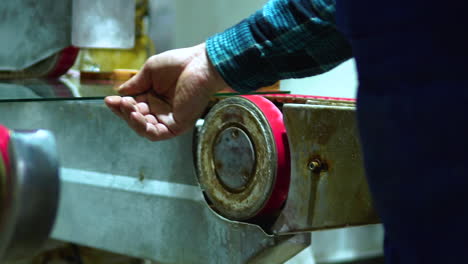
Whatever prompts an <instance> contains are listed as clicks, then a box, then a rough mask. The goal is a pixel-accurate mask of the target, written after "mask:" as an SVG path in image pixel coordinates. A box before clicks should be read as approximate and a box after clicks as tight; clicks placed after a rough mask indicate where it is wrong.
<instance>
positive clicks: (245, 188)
mask: <svg viewBox="0 0 468 264" xmlns="http://www.w3.org/2000/svg"><path fill="white" fill-rule="evenodd" d="M252 97H253V99H255V100H261V101H262V102H263V103H266V105H267V107H265V105H263V108H260V107H259V106H258V105H259V104H258V102H256V101H255V100H252ZM263 100H264V101H263ZM265 101H266V102H265ZM260 105H261V103H260ZM270 110H271V111H275V113H279V114H280V115H281V112H280V111H279V110H278V109H277V108H276V106H274V105H273V104H272V103H271V102H269V101H268V100H266V99H264V98H262V97H259V96H249V97H247V98H244V97H231V98H227V99H224V100H222V101H221V102H219V103H217V104H216V105H215V106H214V107H213V108H212V109H211V110H210V112H209V113H208V115H207V116H206V118H205V122H204V125H203V127H202V128H201V129H200V132H199V135H198V136H199V138H198V145H197V153H196V154H197V155H196V158H197V160H196V161H197V170H198V177H199V182H200V185H201V187H202V188H203V189H204V191H205V193H206V195H207V196H208V198H209V200H210V201H211V202H212V203H213V205H214V208H215V210H216V211H218V212H219V213H220V214H221V215H223V216H225V217H227V218H229V219H233V220H247V219H251V218H253V217H255V216H258V215H259V214H261V213H262V212H265V210H270V209H279V207H280V206H281V205H282V203H283V202H284V200H285V199H286V195H284V194H282V195H281V198H278V197H277V195H276V194H277V192H276V189H277V188H276V187H277V183H278V180H277V179H278V175H277V174H278V161H279V157H278V148H277V146H276V145H277V143H278V142H277V140H276V137H277V135H275V133H274V130H272V126H270V125H271V124H270V121H271V120H270V119H269V118H267V116H266V115H265V114H264V111H270ZM280 120H281V124H282V118H280ZM283 133H284V134H283V135H282V137H283V138H285V131H284V125H283ZM283 147H284V146H283ZM283 152H284V151H283ZM281 154H282V156H281V158H280V159H281V160H282V161H281V162H280V163H281V164H282V165H281V166H282V167H284V166H283V164H284V163H285V161H284V160H283V156H284V155H283V154H284V153H281ZM288 171H289V170H288ZM287 178H288V180H287V184H284V181H280V182H281V183H283V184H282V189H284V188H286V189H287V188H288V184H289V177H287ZM282 193H284V191H283V192H282ZM286 193H287V190H286ZM273 196H274V197H273ZM279 200H282V201H281V202H280V205H277V201H279ZM271 201H274V205H273V204H272V203H271Z"/></svg>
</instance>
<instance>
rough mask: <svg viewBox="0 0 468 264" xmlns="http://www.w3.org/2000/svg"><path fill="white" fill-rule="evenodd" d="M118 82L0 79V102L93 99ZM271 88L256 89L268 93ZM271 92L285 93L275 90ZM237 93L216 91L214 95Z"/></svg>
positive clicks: (110, 92)
mask: <svg viewBox="0 0 468 264" xmlns="http://www.w3.org/2000/svg"><path fill="white" fill-rule="evenodd" d="M120 84H122V82H118V81H113V80H85V81H84V80H82V81H80V79H79V78H77V77H62V78H60V79H19V80H0V102H12V101H13V102H16V101H53V100H95V99H103V98H104V97H105V96H108V95H117V92H116V88H117V87H119V86H120ZM269 93H272V92H256V93H254V94H269ZM274 93H289V92H285V91H275V92H274ZM231 95H238V94H236V93H219V94H217V96H231Z"/></svg>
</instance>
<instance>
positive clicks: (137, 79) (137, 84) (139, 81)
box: [118, 66, 151, 95]
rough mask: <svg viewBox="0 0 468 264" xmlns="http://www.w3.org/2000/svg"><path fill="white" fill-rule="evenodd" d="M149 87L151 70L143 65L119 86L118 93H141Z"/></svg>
mask: <svg viewBox="0 0 468 264" xmlns="http://www.w3.org/2000/svg"><path fill="white" fill-rule="evenodd" d="M150 88H151V72H150V71H149V70H146V69H145V66H143V68H142V69H141V70H140V71H139V72H138V73H137V74H136V75H135V76H133V77H132V78H131V79H130V80H128V81H126V82H125V83H124V84H122V85H121V86H120V87H119V90H118V92H119V94H121V95H134V94H140V93H143V92H145V91H147V90H149V89H150Z"/></svg>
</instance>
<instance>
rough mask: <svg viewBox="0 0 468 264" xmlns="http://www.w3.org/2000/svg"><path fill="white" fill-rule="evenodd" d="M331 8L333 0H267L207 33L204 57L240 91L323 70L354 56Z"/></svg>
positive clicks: (247, 90) (318, 72)
mask: <svg viewBox="0 0 468 264" xmlns="http://www.w3.org/2000/svg"><path fill="white" fill-rule="evenodd" d="M334 13H335V1H334V0H271V1H269V2H268V3H267V4H266V5H265V6H264V7H263V9H261V10H259V11H257V12H256V13H255V14H253V15H252V16H251V17H249V18H247V19H245V20H243V21H241V22H240V23H239V24H237V25H236V26H234V27H232V28H229V29H227V30H226V31H224V32H222V33H220V34H217V35H214V36H212V37H210V38H209V39H208V40H207V41H206V50H207V53H208V57H209V58H210V60H211V62H212V63H213V65H214V66H215V67H216V69H217V70H218V71H219V73H220V74H221V76H222V77H223V78H224V80H225V81H226V83H227V84H229V85H230V86H231V87H232V88H233V89H235V90H237V91H238V92H250V91H253V90H256V89H258V88H260V87H263V86H268V85H271V84H273V83H274V82H276V81H278V80H281V79H288V78H301V77H306V76H312V75H316V74H320V73H323V72H326V71H328V70H330V69H332V68H334V67H335V66H337V65H339V64H340V63H341V62H343V61H345V60H347V59H349V58H350V57H351V56H352V51H351V46H350V44H349V42H348V41H347V40H346V38H345V37H344V36H343V35H342V34H341V33H340V32H339V31H338V30H337V28H336V26H335V23H334Z"/></svg>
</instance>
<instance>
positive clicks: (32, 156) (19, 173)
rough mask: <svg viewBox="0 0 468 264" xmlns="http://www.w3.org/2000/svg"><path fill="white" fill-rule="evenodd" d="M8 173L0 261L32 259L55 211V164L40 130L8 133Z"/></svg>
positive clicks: (49, 138) (50, 144) (52, 147)
mask: <svg viewBox="0 0 468 264" xmlns="http://www.w3.org/2000/svg"><path fill="white" fill-rule="evenodd" d="M9 152H10V154H11V155H10V159H11V160H10V165H11V170H10V173H9V175H6V180H5V181H3V183H4V184H3V185H2V187H3V190H2V192H3V193H2V197H1V198H2V201H1V204H2V206H1V210H2V211H1V214H0V215H1V218H2V219H0V233H1V234H2V235H1V238H0V249H1V250H0V251H1V252H0V259H1V260H14V259H19V258H24V257H30V256H33V255H35V254H36V253H37V252H38V251H39V250H40V248H41V246H42V245H43V243H44V242H45V241H46V240H47V239H48V237H49V235H50V231H51V229H52V225H53V223H54V221H55V216H56V213H57V207H58V198H59V197H58V195H59V176H58V170H59V168H58V161H57V152H56V147H55V140H54V138H53V136H52V135H51V134H50V133H49V132H48V131H44V130H37V131H29V132H26V131H23V132H13V133H11V140H10V145H9Z"/></svg>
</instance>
